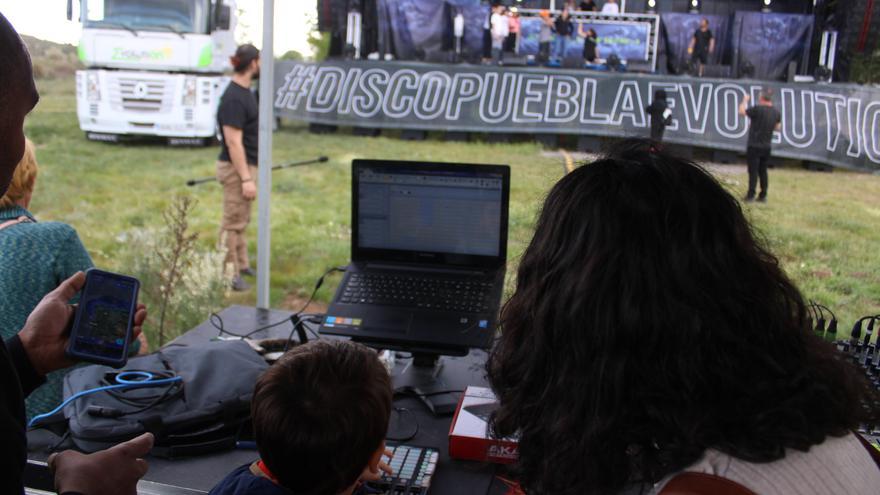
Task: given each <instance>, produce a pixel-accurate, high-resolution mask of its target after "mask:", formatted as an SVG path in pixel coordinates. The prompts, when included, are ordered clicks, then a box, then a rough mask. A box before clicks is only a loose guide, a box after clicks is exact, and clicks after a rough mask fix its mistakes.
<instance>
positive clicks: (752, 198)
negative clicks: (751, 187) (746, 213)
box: [743, 195, 755, 203]
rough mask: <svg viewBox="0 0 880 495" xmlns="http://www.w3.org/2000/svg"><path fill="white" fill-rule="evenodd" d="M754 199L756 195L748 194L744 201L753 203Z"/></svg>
mask: <svg viewBox="0 0 880 495" xmlns="http://www.w3.org/2000/svg"><path fill="white" fill-rule="evenodd" d="M754 200H755V197H754V196H751V195H748V196H746V197H744V198H743V201H745V202H746V203H751V202H752V201H754Z"/></svg>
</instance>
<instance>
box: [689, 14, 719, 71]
mask: <svg viewBox="0 0 880 495" xmlns="http://www.w3.org/2000/svg"><path fill="white" fill-rule="evenodd" d="M714 52H715V36H714V35H713V34H712V30H711V29H709V19H706V18H705V17H704V18H703V20H701V21H700V28H699V29H697V30H696V31H694V35H693V37H691V44H690V45H689V46H688V54H690V56H691V66H692V67H693V66H696V69H697V76H699V77H703V67H704V66H705V65H706V63H708V61H709V55H710V54H712V53H714Z"/></svg>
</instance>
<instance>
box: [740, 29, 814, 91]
mask: <svg viewBox="0 0 880 495" xmlns="http://www.w3.org/2000/svg"><path fill="white" fill-rule="evenodd" d="M733 33H734V36H735V37H736V42H735V43H734V44H733V50H734V60H735V61H736V63H738V64H739V66H740V67H741V66H742V64H744V63H746V62H748V63H750V64H752V65H753V66H754V67H755V75H754V77H755V78H757V79H768V80H779V79H784V78H785V74H786V71H787V70H788V63H789V62H797V63H798V64H799V67H800V66H803V65H804V63H805V62H806V60H807V57H808V56H809V53H810V42H811V40H812V37H813V16H810V15H798V14H769V13H762V12H737V13H736V16H735V17H734V20H733Z"/></svg>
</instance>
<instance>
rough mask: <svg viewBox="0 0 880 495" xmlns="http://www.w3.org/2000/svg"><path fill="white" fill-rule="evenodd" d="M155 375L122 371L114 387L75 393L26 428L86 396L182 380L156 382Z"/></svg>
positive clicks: (173, 378) (178, 377)
mask: <svg viewBox="0 0 880 495" xmlns="http://www.w3.org/2000/svg"><path fill="white" fill-rule="evenodd" d="M128 376H140V377H143V380H130V379H128V378H125V377H128ZM153 378H155V375H153V374H152V373H150V372H149V371H123V372H121V373H119V374H118V375H116V385H105V386H103V387H97V388H91V389H88V390H83V391H82V392H77V393H75V394H73V395H71V396H70V397H68V398H67V399H65V400H64V402H62V403H61V405H59V406H58V407H56V408H55V409H52V410H51V411H49V412H47V413H45V414H39V415H37V416H34V417H33V418H31V420H30V421H29V422H28V428H33V427H34V425H35V424H36V423H37V422H39V421H40V420H42V419H46V418H48V417H49V416H52V415H53V414H55V413H57V412H58V411H60V410H62V409H64V407H65V406H66V405H68V404H70V403H71V402H73V401H75V400H77V399H79V398H80V397H85V396H87V395H92V394H96V393H98V392H105V391H107V390H120V389H131V388H148V387H158V386H160V385H170V384H172V383H177V382H179V381H182V380H183V377H181V376H175V377H171V378H160V379H158V380H154V379H153Z"/></svg>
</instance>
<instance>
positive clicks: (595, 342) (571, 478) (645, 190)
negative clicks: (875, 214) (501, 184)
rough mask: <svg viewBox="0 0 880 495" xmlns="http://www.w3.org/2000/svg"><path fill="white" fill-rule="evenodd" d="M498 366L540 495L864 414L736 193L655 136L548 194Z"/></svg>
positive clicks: (504, 400)
mask: <svg viewBox="0 0 880 495" xmlns="http://www.w3.org/2000/svg"><path fill="white" fill-rule="evenodd" d="M487 366H488V374H489V379H490V382H491V384H492V387H493V389H494V390H495V392H496V394H497V396H498V398H499V400H500V408H499V409H498V410H497V412H496V413H495V414H494V416H493V418H492V421H491V429H492V433H493V435H495V436H496V437H507V436H509V435H515V434H519V453H520V457H519V460H518V462H517V463H516V465H515V474H516V475H517V477H518V480H519V481H520V483H521V484H522V486H523V488H524V489H525V490H526V492H527V493H530V494H544V493H548V494H549V493H552V494H579V495H581V494H607V493H615V492H617V491H618V490H620V489H621V488H623V487H624V486H625V485H627V484H628V483H651V482H657V481H659V480H661V479H662V478H663V477H664V476H666V475H667V474H670V473H674V472H677V471H680V470H681V469H682V468H685V467H687V466H688V465H690V464H692V463H694V462H695V461H697V460H698V459H699V457H700V456H701V455H702V453H703V452H704V451H705V450H706V449H708V448H713V449H718V450H720V451H722V452H725V453H727V454H730V455H732V456H735V457H738V458H741V459H744V460H746V461H751V462H768V461H773V460H776V459H780V458H782V457H783V456H784V455H785V449H786V448H792V449H797V450H801V451H806V450H807V449H809V448H810V446H812V445H816V444H819V443H821V442H822V441H823V440H824V439H825V437H826V436H828V435H832V436H840V435H844V434H846V433H847V432H848V430H850V429H851V428H854V427H855V426H856V425H857V424H858V423H859V422H860V420H861V419H862V418H863V417H864V416H866V415H868V412H867V411H866V410H865V409H863V408H862V406H861V405H860V398H861V397H863V395H862V394H863V393H867V392H866V389H865V388H863V386H864V381H863V380H861V379H860V378H859V377H858V376H857V375H856V373H855V370H854V369H853V368H851V367H850V366H849V365H848V364H847V363H845V362H843V361H842V355H840V354H839V353H838V352H837V351H836V350H835V349H834V348H833V347H832V346H831V345H830V344H827V343H825V342H823V341H821V340H820V339H819V338H817V337H814V336H813V335H812V334H811V331H810V322H809V316H808V314H807V311H806V309H805V304H804V300H803V297H802V296H801V294H800V293H799V292H798V289H797V288H796V287H795V286H794V284H793V283H792V282H791V281H790V280H789V279H788V277H787V276H786V275H785V273H784V272H783V271H782V269H781V268H780V267H779V263H778V261H777V259H776V258H775V257H774V256H773V255H772V254H771V253H770V252H769V251H767V250H766V249H765V248H764V247H763V246H762V245H761V243H759V242H758V241H757V240H756V239H755V237H754V235H753V234H752V231H751V229H750V226H749V223H748V222H747V221H746V219H745V217H744V216H743V212H742V210H741V208H740V205H739V203H738V202H737V200H735V199H734V198H733V196H731V195H730V194H729V193H728V192H727V191H725V190H724V188H723V187H722V186H721V185H720V184H719V183H718V182H717V181H716V180H715V179H714V178H713V177H712V176H711V175H710V174H709V173H708V172H706V171H705V170H703V169H702V168H701V167H699V166H698V165H695V164H693V163H690V162H687V161H684V160H681V159H679V158H676V157H674V156H671V155H669V154H666V153H663V152H661V151H656V150H654V149H653V148H651V145H650V142H647V141H626V142H624V143H622V144H621V145H620V146H619V147H617V148H616V149H614V150H613V151H612V152H611V153H610V154H609V155H608V156H607V157H605V158H603V159H600V160H598V161H596V162H594V163H591V164H589V165H584V166H582V167H580V168H578V169H576V170H574V171H573V172H571V173H570V174H568V175H567V176H565V177H564V178H563V179H562V180H560V181H559V182H558V183H557V184H556V185H555V186H554V187H553V189H552V190H551V191H550V194H549V195H548V197H547V199H546V201H545V203H544V208H543V211H542V212H541V214H540V218H539V219H538V223H537V228H536V232H535V236H534V238H533V239H532V241H531V243H530V245H529V246H528V248H527V249H526V251H525V253H524V254H523V256H522V260H521V262H520V265H519V271H518V274H517V281H516V291H515V292H514V294H513V296H512V297H511V298H510V300H509V301H507V303H506V304H505V306H504V308H503V310H502V317H501V336H500V338H499V340H498V342H497V343H496V346H495V348H494V349H493V351H492V353H491V356H490V358H489V362H488V365H487Z"/></svg>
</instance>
